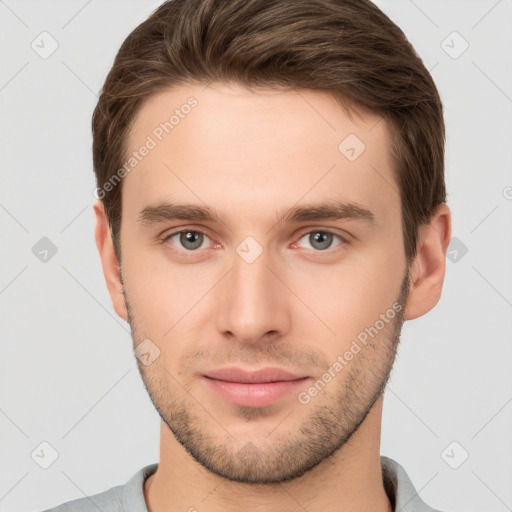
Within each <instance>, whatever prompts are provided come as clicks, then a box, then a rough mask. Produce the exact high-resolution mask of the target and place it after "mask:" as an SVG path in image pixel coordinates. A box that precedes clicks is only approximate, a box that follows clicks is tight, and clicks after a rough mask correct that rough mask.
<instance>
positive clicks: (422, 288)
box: [404, 203, 452, 320]
mask: <svg viewBox="0 0 512 512" xmlns="http://www.w3.org/2000/svg"><path fill="white" fill-rule="evenodd" d="M451 231H452V220H451V212H450V209H449V208H448V206H447V205H446V203H442V204H441V205H439V206H438V208H437V209H436V211H435V213H434V214H433V215H432V217H431V218H430V221H429V223H428V224H422V225H421V226H420V228H419V230H418V243H417V253H416V257H415V258H414V261H413V264H412V269H411V286H410V289H409V297H408V298H407V302H406V307H405V311H404V320H413V319H414V318H418V317H420V316H422V315H424V314H425V313H427V312H428V311H430V310H431V309H432V308H433V307H434V306H435V305H436V304H437V303H438V302H439V299H440V297H441V291H442V288H443V281H444V275H445V271H446V251H447V249H448V244H449V243H450V239H451Z"/></svg>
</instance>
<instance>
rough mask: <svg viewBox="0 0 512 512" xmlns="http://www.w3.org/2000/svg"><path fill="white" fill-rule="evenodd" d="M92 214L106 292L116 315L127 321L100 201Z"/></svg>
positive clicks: (106, 221)
mask: <svg viewBox="0 0 512 512" xmlns="http://www.w3.org/2000/svg"><path fill="white" fill-rule="evenodd" d="M94 213H95V215H96V230H95V238H96V246H97V247H98V251H99V253H100V258H101V265H102V267H103V275H104V276H105V282H106V283H107V288H108V292H109V293H110V297H111V299H112V305H113V306H114V309H115V311H116V313H117V314H118V315H119V316H120V317H121V318H122V319H123V320H126V321H128V312H127V309H126V301H125V299H124V295H123V284H122V282H121V274H120V267H119V261H118V259H117V256H116V254H115V251H114V244H113V242H112V236H111V233H110V227H109V225H108V220H107V215H106V213H105V209H104V207H103V203H102V202H101V201H100V200H98V201H96V203H95V204H94Z"/></svg>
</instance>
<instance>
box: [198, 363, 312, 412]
mask: <svg viewBox="0 0 512 512" xmlns="http://www.w3.org/2000/svg"><path fill="white" fill-rule="evenodd" d="M203 378H204V380H205V382H206V384H207V385H208V386H209V387H210V389H212V390H213V391H215V392H216V393H217V394H218V395H220V396H221V397H222V398H224V399H225V400H227V401H228V402H230V403H232V404H234V405H239V406H244V407H265V406H267V405H270V404H272V403H274V402H276V401H277V400H279V399H281V398H283V397H285V396H286V395H288V394H290V393H291V392H292V391H294V390H296V389H297V387H299V386H300V385H303V383H304V382H305V381H306V380H308V379H309V377H307V376H303V375H297V374H294V373H292V372H289V371H286V370H282V369H281V368H261V369H259V370H255V371H246V370H242V369H240V368H222V369H218V370H212V371H209V372H207V373H206V374H205V375H204V376H203Z"/></svg>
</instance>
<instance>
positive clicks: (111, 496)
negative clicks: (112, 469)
mask: <svg viewBox="0 0 512 512" xmlns="http://www.w3.org/2000/svg"><path fill="white" fill-rule="evenodd" d="M157 468H158V464H157V463H155V464H150V465H149V466H145V467H143V468H142V469H140V470H139V471H137V472H136V473H135V474H134V475H133V476H132V477H131V478H130V480H129V481H128V482H127V483H126V484H124V485H117V486H115V487H112V488H110V489H108V490H106V491H103V492H100V493H97V494H93V495H91V496H85V497H83V498H78V499H76V500H72V501H67V502H66V503H62V504H60V505H58V506H56V507H54V508H51V509H47V510H44V511H43V512H98V510H101V512H124V511H126V510H130V511H131V512H147V507H146V502H145V500H144V481H145V480H146V478H148V477H149V476H150V475H152V474H153V473H154V472H155V471H156V470H157Z"/></svg>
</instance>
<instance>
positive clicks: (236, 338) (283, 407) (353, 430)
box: [95, 83, 451, 512]
mask: <svg viewBox="0 0 512 512" xmlns="http://www.w3.org/2000/svg"><path fill="white" fill-rule="evenodd" d="M190 96H194V97H195V98H196V99H197V101H198V105H197V107H195V108H194V109H192V110H191V112H190V114H188V115H187V116H185V117H184V119H181V120H180V122H179V124H178V125H177V126H175V128H174V129H173V131H172V132H171V133H170V134H168V135H166V136H165V137H164V138H163V139H162V141H161V142H159V143H158V145H157V147H155V148H154V149H152V150H151V151H150V152H149V154H148V155H147V156H146V157H145V158H144V159H143V160H142V161H141V162H140V163H139V164H138V165H137V166H136V168H135V169H133V170H132V171H131V172H130V173H128V174H127V175H126V177H125V178H124V182H123V190H122V198H123V206H122V226H121V232H120V242H121V254H122V261H121V265H120V262H119V260H118V259H117V258H116V255H115V252H114V248H113V244H112V239H111V236H110V231H109V228H108V223H107V219H106V217H105V213H104V210H103V206H102V203H101V202H100V201H98V202H97V204H96V205H95V213H96V220H97V224H96V242H97V246H98V250H99V253H100V256H101V261H102V265H103V270H104V275H105V279H106V283H107V286H108V289H109V292H110V295H111V297H112V301H113V305H114V308H115V311H116V312H117V314H118V315H119V316H120V317H121V318H123V319H125V320H126V321H129V323H130V326H131V328H132V337H133V342H134V347H137V346H138V345H139V343H141V342H142V340H144V339H150V340H151V343H153V344H154V345H155V346H157V347H158V349H159V350H160V354H159V357H157V358H156V359H155V360H154V361H153V362H152V363H151V364H149V365H147V366H146V365H144V364H142V363H141V362H140V361H139V360H137V361H138V365H139V369H140V371H141V375H142V378H143V381H144V384H145V386H146V388H147V390H148V393H149V395H150V397H151V399H152V401H153V403H154V404H155V407H156V408H157V410H158V412H159V414H160V416H161V418H162V422H161V440H160V462H159V467H158V470H157V471H156V473H155V474H154V475H153V476H152V477H150V478H149V479H148V480H147V481H146V483H145V487H144V491H145V498H146V502H147V504H148V510H149V511H150V512H161V511H162V512H163V511H164V510H165V511H178V510H181V511H184V510H189V509H190V508H191V507H194V508H195V509H197V510H198V511H203V510H208V511H211V512H215V511H235V510H236V511H239V510H251V511H263V510H265V511H268V510H274V511H292V510H293V511H294V510H297V509H300V508H302V507H303V508H304V509H306V510H308V511H311V512H313V511H317V510H322V511H324V512H329V511H334V510H336V511H338V510H345V511H356V510H358V511H359V510H374V511H390V510H392V507H391V503H390V501H389V499H388V497H387V495H386V492H385V490H384V486H383V483H382V472H381V467H380V461H379V453H380V431H381V416H382V401H383V397H382V390H383V388H384V386H385V383H386V381H387V378H388V376H389V372H390V370H391V367H392V364H393V361H394V358H395V353H396V345H397V343H398V340H399V333H400V328H401V326H402V322H403V321H404V320H411V319H414V318H417V317H419V316H422V315H424V314H425V313H427V312H428V311H430V310H431V309H432V308H433V307H434V306H435V305H436V304H437V302H438V301H439V298H440V295H441V290H442V284H443V280H444V275H445V261H446V250H447V246H448V243H449V240H450V236H451V214H450V210H449V208H448V206H447V205H446V204H443V205H441V206H440V207H439V208H438V209H437V211H436V212H435V214H434V215H433V216H432V218H431V220H430V223H429V224H426V225H422V226H421V227H420V229H419V239H418V246H417V247H418V252H417V255H416V258H415V259H414V261H413V262H412V264H411V265H410V266H409V267H408V265H407V262H406V258H405V252H404V245H403V239H402V232H401V212H400V198H399V196H398V194H397V192H396V190H398V186H397V184H396V181H395V180H394V177H393V173H392V165H391V159H390V154H389V132H388V129H387V126H386V123H385V122H384V121H383V120H382V119H380V118H379V117H378V116H377V115H375V114H372V113H369V112H363V111H359V112H358V114H357V115H352V116H350V117H349V116H348V115H347V113H346V112H345V111H344V110H343V109H342V108H341V106H340V105H339V104H337V103H336V102H335V101H334V99H333V98H331V96H329V95H328V94H326V93H323V92H319V91H309V90H308V91H305V90H301V91H286V92H285V91H276V90H258V91H257V92H255V91H252V92H251V91H248V90H246V89H244V88H242V87H239V86H237V85H233V84H231V85H227V84H220V83H217V84H212V85H210V86H209V87H207V88H205V87H204V86H199V85H194V84H188V85H182V86H180V87H179V88H175V89H172V90H168V91H165V92H161V93H158V94H157V95H155V96H152V97H150V98H149V99H148V100H146V102H145V103H144V104H143V105H142V108H141V109H140V110H139V112H138V115H137V117H136V119H135V120H134V123H133V126H132V129H131V132H130V134H129V138H128V148H129V151H132V150H136V149H137V148H139V147H140V146H141V145H142V144H143V143H144V141H145V140H146V138H147V136H148V134H151V133H152V131H153V130H154V128H155V127H156V126H158V125H159V123H160V122H162V121H163V120H165V119H167V118H168V117H169V115H170V113H172V111H173V110H174V109H176V108H179V107H180V105H183V104H184V103H186V101H187V99H188V98H189V97H190ZM348 134H356V135H357V137H359V139H360V140H361V141H363V143H364V144H365V146H366V149H365V151H364V152H363V153H362V154H361V155H360V156H359V157H358V158H357V159H356V160H354V161H349V160H348V159H347V158H346V157H345V156H344V155H343V154H342V153H341V152H340V151H339V150H338V145H339V144H340V142H341V141H342V140H343V139H344V138H345V137H346V136H347V135H348ZM375 170H378V172H375ZM329 200H340V201H351V202H355V203H357V204H359V205H364V206H365V207H367V208H368V209H370V210H371V211H372V212H373V214H374V222H373V223H369V222H367V221H364V220H360V219H359V220H358V219H340V220H325V219H324V220H320V221H301V222H299V223H295V224H287V223H283V224H276V222H275V221H276V215H277V214H276V212H277V211H279V212H284V211H286V210H288V209H290V208H292V207H294V206H297V205H305V204H317V203H324V202H326V201H329ZM166 201H173V202H180V203H193V204H197V205H200V206H209V207H212V208H216V209H217V210H218V212H219V213H220V214H222V215H223V222H210V221H199V222H197V221H194V222H187V221H183V220H164V221H160V222H158V223H143V222H140V220H139V216H140V212H141V211H142V210H143V208H145V207H147V206H148V205H157V204H160V203H162V202H166ZM180 229H185V230H186V229H188V230H190V231H193V232H196V233H197V232H201V233H203V234H204V238H203V239H202V244H201V245H200V248H198V249H195V250H194V249H190V247H191V245H192V244H190V243H189V244H188V245H187V240H186V239H185V240H183V238H182V239H180V236H179V235H177V236H173V237H169V236H170V235H171V234H174V233H176V232H177V231H179V230H180ZM318 231H320V232H321V233H325V232H326V231H328V232H331V233H333V234H334V236H333V237H332V239H331V238H328V241H329V240H332V244H331V246H330V247H328V248H326V249H325V248H324V249H323V250H322V249H320V248H319V247H320V246H321V244H319V243H318V242H315V239H314V238H313V235H314V234H315V233H317V232H318ZM336 235H339V236H340V237H342V239H339V238H337V236H336ZM248 236H251V237H253V238H254V239H255V240H256V241H257V243H258V244H259V245H260V247H261V249H262V252H261V254H260V255H259V256H258V257H257V258H256V259H255V260H254V261H253V262H252V263H248V262H247V261H245V260H244V259H243V258H242V257H241V256H240V254H239V253H237V251H236V249H237V247H238V246H239V245H240V243H241V242H242V241H243V240H244V239H245V238H246V237H248ZM199 243H201V240H200V241H199ZM184 244H185V245H184ZM187 255H188V257H187ZM407 277H409V281H407V280H406V279H407ZM401 292H403V293H402V294H401ZM407 294H408V296H407V301H405V299H406V295H407ZM396 304H401V305H402V306H403V309H402V311H401V312H400V313H399V314H396V315H395V316H394V318H393V319H392V320H389V321H388V322H387V323H385V327H384V328H382V329H380V330H379V332H378V335H376V336H374V337H373V338H370V339H369V340H368V343H367V344H366V345H364V346H363V345H361V343H359V345H361V347H362V349H361V351H360V352H359V353H357V354H356V355H354V357H353V359H351V360H350V361H349V362H348V364H347V365H346V366H344V367H343V369H342V370H341V371H339V373H337V374H336V376H335V377H334V378H332V380H331V381H330V382H329V383H328V384H327V385H326V386H325V387H324V388H323V389H322V390H321V391H320V392H318V394H317V395H316V396H314V397H312V398H311V401H310V402H309V403H307V404H303V403H301V402H300V401H299V400H298V398H297V392H299V391H306V390H308V389H309V388H310V387H311V385H312V384H314V382H316V381H317V380H318V379H319V378H321V377H322V375H323V374H324V373H325V372H326V370H327V369H328V368H329V367H332V365H333V363H334V362H335V361H336V360H337V358H338V356H339V355H340V354H344V353H345V352H346V351H347V350H349V349H350V347H351V343H352V342H353V340H355V339H357V336H358V334H360V333H361V332H363V331H364V330H365V328H368V327H370V326H373V325H375V323H376V321H377V320H378V319H379V318H381V317H380V316H379V315H381V314H385V313H386V312H387V311H389V310H390V308H392V306H393V305H395V306H396ZM230 365H233V366H238V367H240V368H244V369H257V368H262V367H266V366H274V367H276V366H277V367H280V368H283V369H286V370H289V371H292V372H294V373H296V374H300V375H301V376H307V377H309V379H307V380H306V381H304V384H303V385H302V384H301V386H300V387H299V388H297V390H296V392H293V393H290V394H288V395H286V396H285V397H283V398H281V399H279V400H278V401H276V402H275V403H273V404H271V405H269V406H265V407H261V408H256V407H240V406H237V405H233V404H231V403H229V402H227V401H226V400H225V399H224V398H222V397H221V396H219V395H218V394H217V393H215V392H214V391H212V389H211V388H210V387H209V386H208V385H206V384H205V379H204V378H203V375H204V373H205V372H206V371H208V370H212V369H214V368H220V367H225V366H230ZM320 490H321V492H319V491H320Z"/></svg>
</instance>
